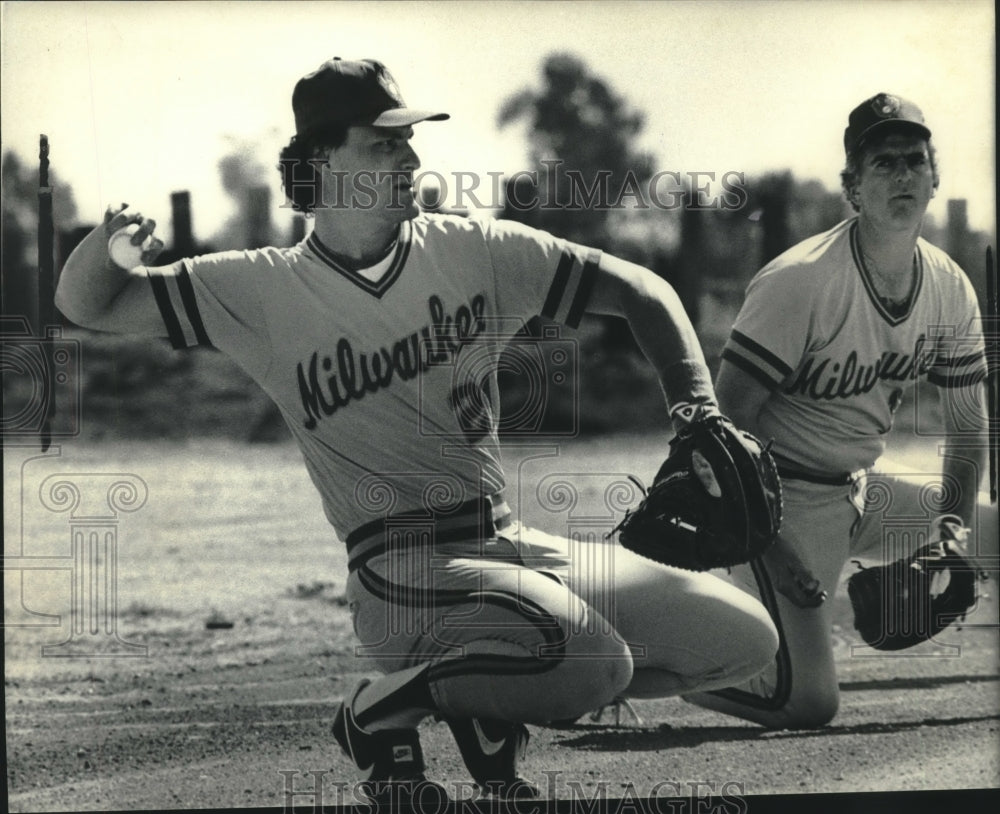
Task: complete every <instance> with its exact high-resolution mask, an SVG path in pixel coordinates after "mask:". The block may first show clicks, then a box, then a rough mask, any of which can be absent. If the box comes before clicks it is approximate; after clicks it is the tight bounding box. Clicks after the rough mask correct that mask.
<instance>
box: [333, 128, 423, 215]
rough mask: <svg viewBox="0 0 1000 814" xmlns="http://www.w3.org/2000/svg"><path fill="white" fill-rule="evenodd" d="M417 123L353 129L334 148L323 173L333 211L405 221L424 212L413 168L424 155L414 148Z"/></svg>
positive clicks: (418, 164)
mask: <svg viewBox="0 0 1000 814" xmlns="http://www.w3.org/2000/svg"><path fill="white" fill-rule="evenodd" d="M411 138H413V128H412V127H371V126H359V127H351V128H349V129H348V131H347V139H346V140H345V142H344V143H343V144H342V145H341V146H340V147H337V148H335V149H333V150H331V151H330V154H329V158H328V160H327V165H326V167H325V168H324V172H323V201H324V203H325V204H326V206H328V207H330V208H332V209H350V210H352V211H356V212H368V213H371V215H372V217H377V218H379V219H382V220H389V221H395V222H399V221H403V220H409V219H410V218H413V217H416V216H417V214H418V213H419V209H418V207H417V203H416V199H415V196H414V190H413V172H414V170H416V169H417V168H418V167H419V166H420V159H419V158H418V156H417V154H416V153H415V152H414V150H413V148H412V147H411V146H410V139H411Z"/></svg>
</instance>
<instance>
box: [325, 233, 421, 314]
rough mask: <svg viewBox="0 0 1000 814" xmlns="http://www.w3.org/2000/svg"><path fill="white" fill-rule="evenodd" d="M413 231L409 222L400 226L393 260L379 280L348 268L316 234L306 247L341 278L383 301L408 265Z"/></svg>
mask: <svg viewBox="0 0 1000 814" xmlns="http://www.w3.org/2000/svg"><path fill="white" fill-rule="evenodd" d="M411 229H412V227H411V226H410V222H409V221H403V222H402V223H401V224H400V225H399V237H398V238H397V239H396V246H395V248H394V249H393V251H392V259H391V260H390V262H389V265H388V266H387V267H386V269H385V271H384V272H383V273H382V275H381V276H380V277H379V278H378V279H377V280H370V279H368V278H367V277H365V276H364V275H363V274H361V273H360V271H359V270H358V269H352V268H348V267H347V266H346V265H344V263H343V262H342V261H340V260H338V259H337V255H336V253H335V252H334V251H333V250H332V249H331V248H330V247H329V246H327V245H326V244H325V243H323V241H322V240H320V239H319V237H318V236H317V235H316V233H315V232H313V233H312V234H311V235H309V238H308V240H307V241H306V245H307V246H308V247H309V248H310V249H312V251H313V252H315V253H316V256H317V257H318V258H319V259H320V260H322V261H323V262H324V263H325V264H326V265H327V266H329V267H330V268H331V269H333V270H334V271H336V272H337V273H338V274H339V275H340V276H341V277H343V278H344V279H346V280H348V281H350V282H352V283H354V285H356V286H357V287H358V288H360V289H361V290H362V291H365V292H367V293H369V294H371V295H372V296H373V297H375V298H376V299H382V296H383V295H384V294H385V292H386V291H388V290H389V289H390V288H392V284H393V283H395V282H396V280H398V279H399V275H400V274H401V273H402V271H403V266H404V265H406V258H407V256H408V255H409V253H410V237H411V234H412V232H411ZM382 262H384V258H383V259H382V260H379V261H378V263H374V264H373V266H377V265H379V264H380V263H382Z"/></svg>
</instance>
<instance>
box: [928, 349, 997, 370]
mask: <svg viewBox="0 0 1000 814" xmlns="http://www.w3.org/2000/svg"><path fill="white" fill-rule="evenodd" d="M937 364H938V365H941V366H945V367H969V366H973V365H977V364H982V365H984V366H985V364H986V359H985V357H984V356H983V352H982V351H976V352H975V353H970V354H967V355H966V356H956V357H955V358H954V359H942V360H941V361H940V362H938V363H937Z"/></svg>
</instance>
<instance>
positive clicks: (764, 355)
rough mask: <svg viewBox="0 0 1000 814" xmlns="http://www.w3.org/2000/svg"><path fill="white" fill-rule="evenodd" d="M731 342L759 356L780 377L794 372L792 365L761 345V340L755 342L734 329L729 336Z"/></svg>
mask: <svg viewBox="0 0 1000 814" xmlns="http://www.w3.org/2000/svg"><path fill="white" fill-rule="evenodd" d="M729 340H730V342H731V343H733V344H736V345H739V346H741V347H742V348H744V349H745V350H746V351H747V352H748V354H749V355H752V356H755V357H757V359H759V360H760V361H761V362H763V363H764V364H765V365H767V366H768V367H770V368H773V369H774V372H775V373H777V374H778V378H779V380H780V379H783V378H785V376H787V375H788V374H790V373H791V372H792V369H791V367H789V366H788V365H786V364H785V363H784V362H783V361H781V359H780V358H778V357H777V356H775V355H774V354H773V353H771V351H769V350H768V349H767V348H765V347H764V346H763V345H761V344H760V343H759V342H755V341H754V340H752V339H751V338H750V337H749V336H747V335H746V334H744V333H740V332H739V331H737V330H735V329H734V330H733V331H732V333H731V334H730V336H729Z"/></svg>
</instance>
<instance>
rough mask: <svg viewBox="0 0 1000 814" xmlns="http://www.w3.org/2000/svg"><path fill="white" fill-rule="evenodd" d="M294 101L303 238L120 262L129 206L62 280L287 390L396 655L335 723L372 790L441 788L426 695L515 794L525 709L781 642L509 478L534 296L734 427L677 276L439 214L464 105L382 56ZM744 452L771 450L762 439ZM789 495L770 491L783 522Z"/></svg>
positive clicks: (133, 321) (676, 409)
mask: <svg viewBox="0 0 1000 814" xmlns="http://www.w3.org/2000/svg"><path fill="white" fill-rule="evenodd" d="M292 107H293V112H294V118H295V136H294V138H292V140H291V142H290V143H289V145H288V146H287V147H286V148H285V150H284V151H283V152H282V156H281V161H280V165H281V167H280V169H281V172H282V175H283V183H284V186H285V191H286V193H287V196H288V198H289V199H290V200H291V201H292V202H293V204H294V206H295V207H296V208H297V209H298V210H300V211H303V212H306V213H308V214H310V215H311V216H312V217H313V218H314V228H313V229H312V231H311V233H310V234H309V236H308V237H307V238H306V239H305V240H303V241H302V242H301V243H300V244H298V245H296V246H294V247H292V248H281V249H279V248H262V249H257V250H253V251H234V252H226V253H218V254H209V255H204V256H200V257H192V258H187V259H184V260H181V261H178V262H177V263H174V264H173V265H170V266H164V267H156V266H155V265H152V264H153V263H154V262H155V260H156V257H157V255H158V254H159V252H160V251H161V250H162V244H161V243H160V242H159V241H158V240H157V239H155V237H154V238H153V241H152V242H151V243H150V244H149V246H148V248H147V249H146V251H145V253H144V255H143V258H142V260H143V263H144V264H145V265H142V266H140V267H137V268H134V269H131V270H125V269H122V268H119V267H117V266H115V265H114V264H113V263H112V262H110V260H109V255H108V251H107V243H108V238H109V235H110V234H112V233H114V232H115V231H116V230H118V229H119V228H121V227H123V226H125V225H126V224H131V223H138V224H140V227H141V228H140V229H139V231H138V232H137V233H136V235H135V236H134V237H133V242H134V243H135V244H136V245H141V244H143V242H144V241H147V240H148V239H149V238H150V236H151V235H153V231H154V227H155V224H154V222H153V221H152V220H151V219H148V218H144V217H143V216H142V215H141V214H140V213H139V212H138V211H136V210H135V209H131V208H127V207H112V208H109V210H108V211H107V213H106V214H105V221H104V224H103V225H102V226H100V227H99V228H98V229H96V230H95V231H94V232H93V233H92V234H91V235H90V236H89V237H87V238H86V239H85V240H84V241H83V243H82V244H81V245H80V246H79V247H78V248H77V249H76V250H75V251H74V252H73V254H72V256H71V257H70V258H69V259H68V261H67V263H66V265H65V268H64V270H63V273H62V277H61V280H60V282H59V286H58V292H57V302H58V304H59V307H60V308H61V309H62V310H63V312H64V313H65V314H66V315H67V316H68V317H69V318H70V319H72V320H74V321H75V322H77V323H79V324H81V325H84V326H88V327H91V328H94V329H98V330H103V331H115V332H123V333H126V332H127V333H132V334H138V335H143V336H150V337H159V336H166V337H168V338H169V339H170V340H171V342H172V343H173V344H174V345H175V346H176V347H178V348H181V347H188V346H193V345H205V346H209V345H210V346H213V347H215V348H218V349H219V350H221V351H222V352H224V353H226V354H228V355H229V356H230V357H232V358H233V359H234V360H235V361H236V362H237V363H238V364H239V365H240V366H241V367H242V368H243V369H244V370H246V371H247V372H248V373H249V374H250V375H251V376H252V377H253V378H254V379H255V380H256V381H257V382H258V383H259V384H260V386H261V387H262V388H263V389H264V390H265V391H266V392H267V393H268V394H269V396H270V397H271V398H272V399H273V400H274V402H275V403H276V404H277V406H278V408H279V409H280V411H281V413H282V415H283V417H284V419H285V421H286V422H287V424H288V426H289V428H290V429H291V432H292V434H293V435H294V437H295V440H296V442H297V443H298V445H299V447H300V448H301V451H302V454H303V458H304V461H305V465H306V468H307V469H308V472H309V474H310V476H311V478H312V480H313V482H314V484H315V486H316V488H317V489H318V490H319V493H320V495H321V496H322V501H323V506H324V509H325V512H326V515H327V517H328V519H329V521H330V523H331V524H332V526H333V528H334V529H335V530H336V532H337V535H338V536H339V537H340V539H341V540H343V541H344V542H345V543H346V546H347V551H348V557H349V575H348V577H347V595H348V598H349V600H350V608H351V612H352V614H353V619H354V627H355V631H356V633H357V636H358V639H359V641H360V648H359V653H360V654H361V655H363V656H365V657H367V658H368V659H370V664H371V666H372V667H373V668H374V669H375V670H376V671H377V672H378V673H379V674H380V675H379V676H378V677H375V678H372V679H371V680H365V681H363V682H361V683H360V684H359V685H358V686H357V687H355V688H354V689H353V690H352V691H351V692H349V693H348V694H347V696H346V697H345V698H344V699H343V701H342V703H341V704H340V705H339V707H338V708H337V711H336V714H335V717H334V720H333V737H334V738H335V739H336V741H337V743H338V744H339V745H340V746H341V747H342V748H343V750H344V751H345V752H346V754H347V755H349V756H350V758H351V759H352V760H353V761H354V762H355V763H356V764H357V766H358V768H359V769H360V770H362V771H363V772H365V774H366V776H367V778H368V782H369V786H368V788H369V791H370V794H371V795H372V796H373V797H375V798H377V799H390V798H391V799H393V800H395V801H396V802H400V801H403V802H405V800H406V793H407V790H412V789H413V788H415V787H416V786H417V784H419V785H420V786H421V787H422V788H423V789H424V790H425V791H426V782H427V781H425V778H424V774H423V773H424V768H425V767H424V761H423V757H422V754H421V746H420V741H419V738H418V733H417V725H418V724H419V723H420V722H421V721H422V720H423V719H424V718H425V717H427V716H430V715H435V716H439V717H440V718H443V719H444V720H445V721H447V723H448V725H449V726H450V727H451V729H452V731H453V733H454V735H455V738H456V741H457V743H458V746H459V749H460V751H461V753H462V756H463V758H464V760H465V762H466V764H467V766H468V769H469V772H470V773H471V775H472V777H473V778H474V779H475V780H476V781H477V782H478V783H479V784H480V785H481V786H483V787H484V789H485V790H487V791H488V792H491V793H493V794H496V795H499V796H510V795H512V794H517V793H521V792H531V787H530V784H528V783H526V782H524V781H522V780H521V779H520V777H519V774H518V759H519V757H520V755H521V753H522V752H523V750H524V747H525V745H526V743H527V738H528V730H527V729H526V727H525V724H544V723H546V722H550V721H557V720H565V719H571V718H575V717H578V716H579V715H581V714H583V713H585V712H587V711H589V710H593V709H595V708H597V707H600V706H602V705H605V704H607V703H609V702H611V701H612V700H613V699H616V698H617V697H619V696H622V695H629V696H633V697H655V696H668V695H673V694H680V693H686V692H692V691H694V690H698V689H701V690H711V689H719V688H722V687H726V686H730V685H732V684H735V683H739V682H740V681H743V680H746V679H748V678H750V677H751V676H753V675H754V674H756V673H758V672H759V671H761V670H762V669H764V668H765V667H766V666H767V665H768V664H770V663H771V661H772V660H773V658H774V654H775V652H776V648H777V643H778V639H777V633H776V631H775V628H774V625H773V623H772V622H771V619H770V617H769V616H768V614H767V612H766V610H765V609H764V607H763V606H762V605H761V604H760V603H759V602H757V600H755V599H753V598H752V597H750V596H749V595H748V594H746V593H745V592H743V591H741V590H739V589H738V588H736V587H734V586H731V585H729V584H727V583H726V582H725V581H723V580H721V579H718V578H717V577H715V576H713V575H710V574H707V573H698V572H695V571H689V570H681V569H679V568H675V567H669V566H666V565H663V564H660V563H658V562H653V561H652V560H651V559H648V558H646V557H642V556H639V555H638V554H636V553H633V552H631V551H629V550H627V549H625V548H624V547H621V546H617V545H616V546H614V550H613V565H612V566H611V567H609V568H608V570H607V571H606V572H596V571H594V570H593V567H592V566H591V565H589V563H593V562H605V561H607V558H606V557H604V556H598V554H599V553H600V552H596V551H594V550H592V549H593V547H594V546H602V552H605V551H606V549H605V548H603V546H606V545H609V544H607V543H602V542H593V543H581V542H579V541H576V542H575V543H574V545H575V546H576V548H575V549H574V552H575V554H574V555H573V556H571V552H570V543H569V541H567V540H565V539H561V538H557V537H554V536H551V535H548V534H544V533H541V532H537V531H532V530H530V529H527V528H525V527H523V526H522V525H521V524H520V523H519V522H518V521H517V520H516V518H515V517H513V516H512V514H511V510H510V508H509V507H508V504H507V501H506V500H505V497H504V486H505V479H504V473H503V469H502V466H501V458H500V447H499V442H498V436H497V426H498V398H497V389H496V387H497V360H498V357H499V351H500V349H501V347H502V345H503V344H504V343H505V342H506V341H507V340H508V339H509V338H510V337H511V336H512V335H513V334H514V333H515V332H516V331H518V330H519V329H521V328H522V327H523V326H524V325H525V322H526V320H528V319H529V318H531V317H533V316H535V315H542V316H544V317H547V318H549V319H551V320H554V321H556V322H558V323H562V324H564V325H567V326H571V327H574V326H576V325H577V323H578V322H579V320H580V318H581V316H582V315H583V314H584V313H585V312H588V311H589V312H595V313H602V314H612V315H618V316H621V317H624V318H625V319H626V320H628V322H629V324H630V325H631V326H632V328H633V330H634V332H635V335H636V337H637V339H638V341H639V343H640V345H641V346H642V348H643V349H644V351H645V353H646V355H647V356H648V358H649V360H650V362H651V364H652V365H653V366H654V367H655V369H656V371H657V373H658V374H659V378H660V380H661V382H662V385H663V389H664V393H665V396H666V402H667V405H668V407H669V409H670V411H671V414H672V416H673V420H674V423H675V426H676V427H677V428H679V429H684V428H686V427H702V426H704V427H710V428H711V429H712V432H713V433H714V435H712V436H711V437H712V438H714V439H716V440H718V439H728V440H731V439H738V438H739V437H740V434H739V433H738V432H736V431H734V429H733V428H732V425H731V424H728V423H727V422H724V421H722V419H721V418H720V417H719V415H718V410H717V408H716V406H715V394H714V391H713V388H712V385H711V382H710V379H709V375H708V372H707V370H706V367H705V363H704V359H703V356H702V352H701V350H700V347H699V345H698V342H697V339H696V336H695V333H694V331H693V329H692V326H691V323H690V322H689V320H688V318H687V316H686V315H685V313H684V311H683V309H682V308H681V305H680V302H679V300H678V298H677V296H676V295H675V293H674V291H673V290H672V289H671V288H670V286H669V285H667V284H666V283H665V282H664V281H663V280H661V279H660V278H658V277H656V276H655V275H654V274H652V273H650V272H649V271H647V270H645V269H643V268H640V267H637V266H635V265H632V264H630V263H627V262H624V261H622V260H619V259H616V258H614V257H611V256H608V255H606V254H601V253H600V252H598V251H594V250H591V249H589V248H586V247H584V246H580V245H575V244H573V243H569V242H566V241H564V240H560V239H556V238H555V237H553V236H551V235H549V234H546V233H543V232H539V231H535V230H532V229H529V228H525V227H523V226H520V225H517V224H513V223H508V222H502V221H490V220H482V221H479V220H475V219H464V218H458V217H452V216H445V215H429V214H422V213H421V212H420V211H419V209H418V207H417V204H416V202H415V194H414V189H413V179H414V171H415V170H416V169H417V168H418V166H419V160H418V158H417V155H416V153H415V152H414V150H413V148H412V146H411V144H410V141H411V138H412V136H413V125H415V124H417V123H418V122H422V121H428V120H441V119H446V118H447V115H445V114H443V113H438V112H435V111H429V110H417V109H413V108H409V107H407V106H406V105H405V104H404V103H403V100H402V98H401V97H400V95H399V90H398V88H397V86H396V84H395V83H394V82H393V80H392V78H391V76H390V75H389V73H388V71H387V70H386V69H385V68H384V66H383V65H381V64H380V63H378V62H375V61H371V60H361V61H346V60H339V59H334V60H331V61H329V62H327V63H325V64H324V65H322V66H321V67H320V68H319V69H318V70H317V71H315V72H313V73H311V74H309V75H307V76H305V77H303V78H302V79H301V80H300V81H299V82H298V83H297V84H296V86H295V89H294V93H293V96H292ZM703 437H704V438H706V439H708V436H707V435H705V436H703ZM710 443H711V441H710V440H705V444H706V446H708V445H710ZM719 448H720V449H721V448H722V447H719ZM749 449H750V452H749V456H750V459H751V463H750V465H751V466H753V465H754V464H753V460H755V459H759V458H760V457H761V451H760V449H759V448H753V447H750V448H749ZM764 454H765V456H766V453H764ZM681 469H682V470H683V471H682V472H680V474H679V476H677V477H674V478H673V479H672V481H671V482H676V483H685V484H687V485H688V486H690V485H691V484H693V483H694V481H692V480H691V478H694V477H696V478H697V483H699V484H702V486H703V487H704V489H705V490H710V491H711V493H712V495H711V496H712V497H713V499H716V498H719V497H720V495H721V498H726V497H727V495H733V499H734V500H736V499H737V498H739V495H742V489H736V488H735V487H733V485H732V482H731V479H730V478H729V476H728V475H729V474H732V473H733V472H736V471H737V470H735V469H733V470H731V472H729V473H728V474H727V473H723V472H721V471H720V472H718V473H715V472H713V471H711V467H709V471H706V470H705V469H704V468H702V470H701V472H700V474H698V475H696V476H695V475H692V472H691V470H690V468H688V469H685V468H684V467H681ZM739 472H740V473H744V474H745V475H746V477H747V478H750V477H756V475H754V474H753V473H752V472H751V471H750V470H749V469H747V470H739ZM716 474H718V477H716ZM743 476H744V475H743V474H738V477H743ZM698 488H700V487H698ZM747 491H750V486H749V483H748V487H747ZM737 492H738V493H739V494H737ZM706 494H708V492H707V491H706ZM774 498H775V495H774V493H773V491H772V492H770V493H766V494H765V498H764V503H763V504H761V505H762V506H763V509H762V511H763V512H764V515H765V517H764V518H763V520H762V524H763V526H764V527H765V533H764V536H765V537H766V529H767V528H770V525H769V524H770V523H772V521H773V520H774V517H773V516H772V514H771V510H772V509H773V508H774V506H773V505H771V503H773V502H775V501H774ZM769 501H770V502H769ZM733 505H734V507H735V509H736V510H737V511H738V512H743V509H742V508H741V506H740V505H737V504H735V503H734V504H733ZM724 513H725V512H716V513H715V514H716V515H721V514H724ZM745 514H746V513H745V512H743V515H745ZM743 515H741V516H743ZM674 519H675V520H677V522H678V523H681V521H682V520H683V517H678V518H674ZM681 525H683V523H681ZM685 527H686V528H687V527H692V528H693V525H692V524H691V523H688V524H686V526H685ZM744 532H746V529H743V530H742V531H741V533H744ZM646 554H647V555H649V556H652V555H651V554H650V552H648V551H647V552H646ZM663 559H665V560H666V559H668V558H667V557H664V558H663ZM595 597H596V598H598V599H599V600H600V601H599V602H598V601H595V600H594V598H595ZM588 600H589V601H588ZM595 607H600V608H602V609H609V610H607V611H606V612H605V616H606V618H605V616H602V615H601V614H599V613H598V612H597V611H596V610H595Z"/></svg>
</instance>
